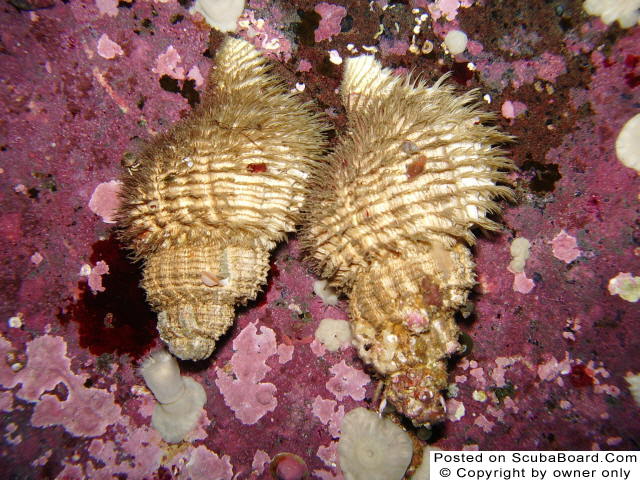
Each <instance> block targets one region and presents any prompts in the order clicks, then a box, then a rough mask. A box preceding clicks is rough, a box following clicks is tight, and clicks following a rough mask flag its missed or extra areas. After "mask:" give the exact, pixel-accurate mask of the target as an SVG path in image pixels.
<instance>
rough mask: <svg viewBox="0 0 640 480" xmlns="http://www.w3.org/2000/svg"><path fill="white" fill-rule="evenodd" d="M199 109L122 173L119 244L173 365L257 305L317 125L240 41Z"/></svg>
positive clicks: (231, 43)
mask: <svg viewBox="0 0 640 480" xmlns="http://www.w3.org/2000/svg"><path fill="white" fill-rule="evenodd" d="M215 63H216V65H215V67H214V68H213V70H212V73H211V75H210V78H209V85H208V90H207V92H206V94H205V96H204V98H203V101H202V104H201V105H200V106H199V107H198V108H197V109H196V110H195V111H194V112H193V114H192V115H191V116H189V117H188V118H186V119H185V120H183V121H181V122H179V123H178V124H176V125H175V126H174V127H173V128H171V129H170V130H169V131H168V132H166V133H164V134H161V135H158V136H157V137H156V138H154V139H153V140H152V141H151V142H150V143H149V145H148V146H146V147H145V148H144V149H142V151H141V153H140V154H138V155H137V158H136V162H135V163H136V169H135V170H130V171H129V173H127V174H126V175H124V176H123V179H122V181H123V187H122V206H121V208H120V211H119V213H118V220H119V225H120V227H121V230H120V232H121V238H122V239H123V240H124V242H125V243H126V244H127V245H128V246H129V247H130V249H131V250H132V251H133V254H134V257H135V258H136V259H139V260H141V261H142V262H143V269H144V277H143V280H142V285H143V287H144V288H145V290H146V292H147V299H148V301H149V303H150V304H151V305H152V307H153V308H154V309H155V310H156V311H157V312H158V330H159V332H160V336H161V338H162V339H163V340H164V341H165V342H166V343H167V345H168V347H169V350H170V351H171V353H173V354H174V355H176V356H177V357H179V358H181V359H191V360H198V359H203V358H206V357H208V356H209V355H210V354H211V353H212V351H213V349H214V347H215V343H216V340H217V339H218V338H219V337H220V336H221V335H222V334H223V333H224V332H225V331H226V330H227V329H228V328H229V326H230V325H231V324H232V323H233V320H234V316H235V306H236V305H238V304H244V303H246V302H247V301H248V300H250V299H253V298H255V297H256V295H257V293H258V291H259V289H260V287H261V285H263V284H264V282H265V280H266V277H267V273H268V271H269V252H270V251H271V250H272V249H273V248H274V246H275V245H276V243H277V242H278V241H280V240H282V239H284V238H285V235H286V232H290V231H293V230H294V227H295V225H296V222H297V221H298V219H299V210H300V207H301V206H302V204H303V202H304V197H305V192H306V188H307V182H308V177H309V174H310V171H311V170H312V169H314V168H316V166H317V165H316V164H317V163H318V162H319V161H320V155H321V153H322V151H323V149H324V135H323V130H325V129H326V127H325V126H324V124H323V123H322V122H321V120H320V119H319V117H318V116H317V115H316V114H315V113H313V111H312V107H311V105H310V104H307V103H303V102H302V101H301V100H300V99H299V98H298V97H297V95H296V94H294V93H291V92H290V91H289V89H288V88H287V87H286V86H285V85H284V84H283V83H282V81H281V80H279V79H278V77H276V76H275V75H274V74H273V73H270V72H269V65H268V63H267V61H266V59H265V58H264V57H262V56H261V55H260V53H259V52H258V51H257V50H256V49H255V48H254V47H253V46H251V45H250V44H249V43H247V42H246V41H244V40H240V39H235V38H229V37H228V38H227V39H225V41H224V43H223V44H222V46H221V47H220V50H219V51H218V53H217V55H216V61H215Z"/></svg>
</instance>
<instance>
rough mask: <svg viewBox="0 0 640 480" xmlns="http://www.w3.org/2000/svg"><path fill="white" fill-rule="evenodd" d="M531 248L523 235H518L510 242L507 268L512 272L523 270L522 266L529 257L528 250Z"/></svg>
mask: <svg viewBox="0 0 640 480" xmlns="http://www.w3.org/2000/svg"><path fill="white" fill-rule="evenodd" d="M530 248H531V242H529V240H527V239H526V238H524V237H518V238H515V239H514V240H513V242H511V248H510V249H509V250H510V252H511V263H510V264H509V270H511V271H512V272H513V273H519V272H524V266H525V264H526V263H527V259H528V258H529V250H530Z"/></svg>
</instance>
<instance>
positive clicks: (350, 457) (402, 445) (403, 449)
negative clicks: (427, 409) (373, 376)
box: [338, 407, 413, 480]
mask: <svg viewBox="0 0 640 480" xmlns="http://www.w3.org/2000/svg"><path fill="white" fill-rule="evenodd" d="M341 430H342V434H341V436H340V440H339V442H338V456H339V463H340V469H341V470H342V473H343V475H344V478H345V480H401V479H402V478H403V477H404V474H405V472H406V471H407V467H408V466H409V464H410V463H411V457H412V455H413V445H412V442H411V438H410V437H409V434H407V432H405V431H404V430H403V429H402V428H400V427H399V426H398V425H396V424H395V423H393V422H392V421H391V420H389V419H385V418H382V417H380V416H379V415H378V414H377V413H375V412H372V411H370V410H367V409H366V408H361V407H359V408H355V409H353V410H351V411H350V412H349V413H347V414H346V415H345V416H344V418H343V419H342V425H341Z"/></svg>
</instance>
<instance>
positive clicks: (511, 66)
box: [476, 52, 567, 89]
mask: <svg viewBox="0 0 640 480" xmlns="http://www.w3.org/2000/svg"><path fill="white" fill-rule="evenodd" d="M476 66H477V67H478V70H480V72H481V73H482V76H483V77H484V78H485V81H487V82H488V83H490V84H493V85H495V86H496V87H500V88H505V87H506V86H507V85H508V83H509V80H511V85H512V86H513V88H514V89H518V88H520V87H522V86H523V85H527V84H532V83H534V82H535V80H536V78H539V79H541V80H546V81H547V82H555V80H556V78H558V77H559V76H560V75H563V74H565V73H566V72H567V66H566V63H565V60H564V57H562V56H561V55H554V54H552V53H549V52H545V53H543V54H542V55H540V56H539V57H535V58H533V59H531V60H516V61H515V62H504V61H495V60H489V59H484V58H482V59H480V60H478V61H477V62H476Z"/></svg>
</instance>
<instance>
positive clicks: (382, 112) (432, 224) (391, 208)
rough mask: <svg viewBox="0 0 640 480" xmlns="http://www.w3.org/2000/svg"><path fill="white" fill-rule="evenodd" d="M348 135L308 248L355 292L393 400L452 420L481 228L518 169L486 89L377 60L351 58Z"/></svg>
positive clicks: (417, 417)
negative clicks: (426, 78) (461, 315)
mask: <svg viewBox="0 0 640 480" xmlns="http://www.w3.org/2000/svg"><path fill="white" fill-rule="evenodd" d="M341 95H342V98H343V101H344V103H345V105H346V107H347V118H348V131H347V132H346V133H345V134H344V135H343V136H342V137H341V138H340V140H339V143H338V146H337V148H336V150H335V152H334V153H333V154H332V155H331V156H330V158H329V161H328V162H327V163H326V164H324V165H323V166H322V168H321V169H320V171H319V172H318V173H317V175H316V176H315V177H314V179H313V181H312V184H311V189H312V191H311V193H310V196H309V199H308V203H307V205H306V207H305V210H306V212H305V219H304V228H303V233H302V241H303V244H304V246H305V248H306V250H307V251H308V253H309V256H310V257H311V259H312V260H313V262H314V264H315V267H316V270H317V272H318V273H319V274H320V275H321V276H322V277H323V278H326V279H328V280H329V283H330V285H331V286H334V287H337V288H339V289H340V290H341V291H342V292H344V293H345V294H346V295H347V296H348V297H349V314H350V321H351V328H352V332H353V335H354V344H355V345H356V347H357V349H358V352H359V355H360V357H361V358H362V360H363V361H364V362H366V363H367V364H370V365H371V366H373V368H374V369H375V371H376V372H377V373H378V374H379V375H380V376H381V377H382V378H383V381H384V387H385V391H384V399H385V400H388V401H389V402H391V403H392V404H393V405H394V406H395V407H396V409H397V410H398V411H400V412H401V413H403V414H404V415H405V416H407V417H408V418H409V419H411V420H412V421H413V423H414V424H415V425H431V424H433V423H435V422H438V421H440V420H442V418H443V416H444V401H443V398H442V395H441V390H443V389H444V388H446V386H447V368H446V362H447V358H448V357H450V356H451V355H453V354H455V353H456V352H458V351H459V349H460V348H461V347H460V344H459V343H458V335H459V329H458V327H457V325H456V322H455V320H454V315H455V312H456V311H457V310H459V309H461V308H462V307H463V306H464V305H465V304H466V302H467V295H468V292H469V291H470V289H471V288H472V287H473V285H474V283H475V274H474V263H473V258H472V254H471V251H470V250H469V245H471V244H472V243H473V242H474V235H473V233H472V231H471V228H472V227H474V226H479V227H482V228H486V229H497V228H498V225H497V224H496V223H495V222H494V221H492V220H490V219H489V218H487V214H488V213H490V212H495V211H498V210H499V208H498V205H497V204H496V203H495V201H494V198H495V197H507V198H509V197H511V196H512V191H511V189H510V188H509V187H508V186H505V185H499V184H500V183H505V182H506V180H507V179H506V176H505V173H504V171H506V170H509V169H511V168H513V165H512V163H511V161H510V160H508V159H507V158H505V156H504V152H503V151H502V150H501V149H500V148H497V147H496V145H500V144H504V143H505V142H508V141H510V140H511V137H509V136H507V135H505V134H503V133H500V132H499V131H498V130H497V129H496V128H495V127H491V126H487V125H486V122H487V121H488V120H491V119H492V118H493V116H492V115H490V114H488V113H486V112H484V111H482V109H481V108H480V102H479V100H478V95H477V92H469V93H465V94H461V95H458V94H456V93H455V91H454V89H453V88H452V87H451V86H448V85H446V84H445V83H444V79H441V80H440V81H438V82H436V84H435V85H433V86H431V87H427V86H426V84H425V83H424V82H423V81H422V80H412V79H411V78H403V77H400V76H396V75H393V74H392V72H391V71H390V70H388V69H383V68H382V66H381V65H380V63H379V62H377V61H376V60H375V59H374V58H373V57H371V56H359V57H355V58H351V59H349V60H347V62H346V68H345V76H344V80H343V83H342V87H341Z"/></svg>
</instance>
